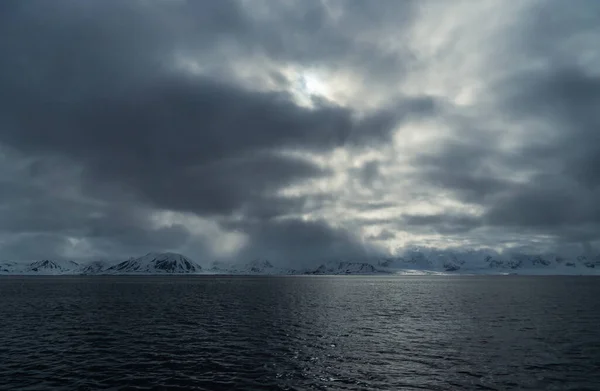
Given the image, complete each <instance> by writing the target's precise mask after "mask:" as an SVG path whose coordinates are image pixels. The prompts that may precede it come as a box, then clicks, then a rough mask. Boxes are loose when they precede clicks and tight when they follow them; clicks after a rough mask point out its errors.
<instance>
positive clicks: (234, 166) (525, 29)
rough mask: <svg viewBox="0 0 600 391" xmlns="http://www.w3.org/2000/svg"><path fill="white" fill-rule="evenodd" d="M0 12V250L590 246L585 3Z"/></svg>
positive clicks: (86, 253) (591, 168)
mask: <svg viewBox="0 0 600 391" xmlns="http://www.w3.org/2000/svg"><path fill="white" fill-rule="evenodd" d="M0 7H2V10H1V11H0V53H1V54H0V90H1V91H3V94H2V97H1V98H0V147H1V148H3V149H2V154H3V155H2V159H3V162H6V163H7V164H5V165H3V168H2V169H1V170H0V180H1V181H2V185H3V186H2V188H0V218H1V219H2V220H1V221H0V243H2V251H3V253H4V254H6V255H2V256H3V257H4V256H10V257H19V256H22V257H25V256H33V255H36V254H38V253H39V254H41V253H48V254H54V255H55V256H57V257H59V256H62V257H66V256H74V257H78V256H81V257H91V256H122V255H131V253H132V252H136V251H139V252H143V251H146V250H145V249H146V248H151V249H153V250H161V249H169V250H178V249H189V250H190V251H193V252H194V254H190V255H191V256H193V257H196V258H202V259H204V258H211V257H219V256H222V257H236V256H240V257H241V256H244V257H245V256H250V255H252V256H257V257H258V256H261V254H265V255H264V256H272V257H276V258H280V259H289V260H290V262H292V260H293V262H304V260H305V259H307V258H319V259H320V258H323V259H324V258H331V257H351V256H352V254H370V253H377V252H379V251H380V250H381V248H380V246H386V247H387V248H395V247H397V246H401V245H404V244H408V243H427V244H428V245H440V246H445V245H448V243H450V244H452V245H457V244H460V245H465V246H466V245H469V246H483V245H485V246H494V247H496V248H502V247H507V246H520V247H523V248H527V247H528V246H529V247H531V246H534V247H535V246H538V245H539V243H541V242H540V240H542V239H540V238H542V237H543V238H544V239H543V240H542V241H543V243H544V245H547V246H551V245H552V243H558V244H560V245H562V244H565V243H575V242H578V241H580V242H585V243H591V244H590V246H592V247H593V246H594V245H596V244H597V243H598V242H600V229H599V227H600V221H599V218H598V216H599V212H598V208H597V206H596V204H597V202H595V199H597V198H598V191H599V190H598V189H599V187H600V169H599V168H598V167H600V160H599V156H600V150H599V147H598V145H600V139H599V138H600V133H599V132H598V128H599V126H600V116H599V114H598V113H597V110H596V108H597V107H598V105H599V104H600V78H599V77H600V76H599V75H598V72H597V69H598V64H600V51H599V50H598V49H597V45H595V42H596V41H597V39H598V38H600V28H599V27H598V24H597V23H596V22H597V19H598V15H599V10H600V7H599V6H598V5H597V3H596V2H594V1H581V2H578V3H577V4H576V5H572V6H571V5H570V6H569V7H567V6H566V5H565V4H564V2H561V1H553V0H552V1H538V0H528V1H523V2H519V3H517V2H515V3H506V2H502V1H497V2H494V1H492V2H484V3H478V4H473V3H472V2H470V1H456V2H452V3H449V2H435V1H419V2H415V1H402V2H399V1H377V2H364V1H331V0H327V1H317V0H314V1H290V2H282V3H277V4H273V3H272V2H269V1H258V0H257V1H252V2H248V1H234V0H225V1H219V2H189V1H161V0H156V1H142V0H134V1H130V2H122V1H117V0H108V1H102V2H100V1H88V2H78V1H73V0H63V1H53V2H52V3H48V2H33V1H31V2H27V1H19V2H16V1H14V2H13V1H5V2H2V3H1V5H0ZM548 15H552V18H550V17H548ZM157 216H159V217H157ZM169 216H170V217H169ZM173 216H175V217H173ZM161 219H162V220H161ZM38 239H39V240H38ZM34 243H35V244H36V246H37V249H36V250H35V251H33V250H29V249H28V246H31V245H32V244H34ZM211 243H220V244H219V246H216V247H215V246H213V245H211ZM586 246H588V245H587V244H586ZM217 247H218V249H217ZM588 247H589V246H588ZM588 247H586V248H588ZM32 251H33V252H32ZM34 253H35V254H34ZM36 256H37V255H36Z"/></svg>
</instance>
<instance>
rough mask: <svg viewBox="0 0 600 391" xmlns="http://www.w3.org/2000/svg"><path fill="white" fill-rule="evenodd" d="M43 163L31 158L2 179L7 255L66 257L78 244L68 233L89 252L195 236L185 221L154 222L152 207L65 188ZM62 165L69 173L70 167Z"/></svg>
mask: <svg viewBox="0 0 600 391" xmlns="http://www.w3.org/2000/svg"><path fill="white" fill-rule="evenodd" d="M16 162H18V158H17V157H15V156H11V159H10V160H9V159H2V163H3V164H5V165H6V164H7V163H12V164H15V163H16ZM39 164H42V163H41V162H40V161H39V160H38V161H34V162H33V163H31V162H29V163H28V164H24V165H22V169H20V170H16V175H14V176H12V178H10V179H6V178H4V179H0V238H1V240H0V243H1V244H0V248H1V250H2V254H1V255H0V256H1V257H2V258H10V259H15V260H27V259H34V258H36V257H38V256H41V257H45V258H52V259H55V258H65V256H66V255H65V254H67V253H68V251H69V249H70V248H71V247H72V246H73V243H71V242H69V238H72V239H75V240H79V239H84V240H85V244H84V246H86V247H87V248H86V251H85V253H84V254H81V257H82V258H85V257H103V256H114V255H115V254H119V255H136V254H138V253H140V252H144V251H147V250H148V249H149V248H151V249H154V250H161V249H165V248H177V247H179V246H181V245H182V244H183V243H185V242H186V240H188V239H189V237H190V233H189V232H188V230H187V228H185V227H184V226H182V225H172V226H166V227H155V225H154V224H153V222H152V221H151V220H150V218H149V213H148V212H149V211H148V210H146V209H142V208H140V207H139V206H137V205H135V204H131V203H130V202H128V201H127V200H124V199H121V200H115V199H113V200H112V202H105V201H99V200H98V199H90V198H82V197H81V195H80V194H78V193H77V191H76V189H69V188H67V189H63V188H62V186H63V185H64V183H60V182H58V181H57V180H56V178H52V177H49V173H48V172H47V171H42V170H41V169H40V168H39V167H38V165H39ZM46 164H47V165H49V166H52V165H54V164H53V162H52V161H49V162H46ZM32 167H34V168H32ZM56 168H58V167H55V169H56ZM61 170H62V171H63V176H67V173H68V172H69V171H68V169H66V168H64V167H63V168H62V169H61ZM57 182H58V183H57ZM67 182H71V183H76V180H75V178H69V180H68V181H67ZM88 250H89V251H88Z"/></svg>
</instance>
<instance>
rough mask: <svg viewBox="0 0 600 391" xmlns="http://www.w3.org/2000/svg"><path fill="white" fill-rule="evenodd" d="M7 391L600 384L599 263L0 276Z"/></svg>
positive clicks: (2, 385)
mask: <svg viewBox="0 0 600 391" xmlns="http://www.w3.org/2000/svg"><path fill="white" fill-rule="evenodd" d="M0 304H1V305H0V329H1V332H0V389H2V390H36V391H39V390H46V389H48V390H50V389H51V390H78V389H79V390H88V389H89V390H96V389H115V390H118V389H131V390H135V389H139V390H145V389H157V390H161V389H165V390H171V389H172V390H177V389H181V390H232V389H242V390H270V389H272V390H417V389H419V390H423V389H425V390H600V278H594V277H519V276H482V277H456V276H455V277H445V276H430V277H415V276H413V277H357V276H340V277H319V276H294V277H210V276H196V277H75V276H74V277H14V276H11V277H2V278H0Z"/></svg>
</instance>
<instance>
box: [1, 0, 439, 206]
mask: <svg viewBox="0 0 600 391" xmlns="http://www.w3.org/2000/svg"><path fill="white" fill-rule="evenodd" d="M53 4H54V5H53V6H52V7H49V6H48V5H40V7H41V9H38V7H36V6H35V3H29V2H26V3H25V4H24V5H23V6H22V10H21V12H19V10H17V11H15V12H14V14H11V15H12V18H8V17H6V16H5V19H7V20H9V21H10V23H7V24H6V25H5V26H4V27H3V28H2V30H3V31H2V32H3V34H2V36H3V37H4V38H1V39H2V41H0V42H2V47H3V49H4V53H5V56H4V57H3V58H4V60H3V61H2V62H0V66H1V68H0V72H1V75H2V76H0V77H1V79H0V80H1V85H2V86H3V87H4V88H3V91H4V95H3V96H4V97H5V99H4V100H3V101H2V102H0V107H1V109H0V110H1V114H2V118H3V124H4V126H3V127H2V130H1V132H0V142H4V143H6V144H8V145H11V146H13V147H16V148H18V149H19V150H21V151H24V152H28V153H42V154H59V155H61V156H65V157H69V158H71V159H73V160H74V161H76V162H78V163H80V164H83V165H84V167H85V168H86V170H87V172H86V174H87V179H88V181H100V182H111V183H117V184H118V183H120V184H121V185H122V186H124V187H127V188H129V189H131V191H133V192H135V193H139V198H140V199H141V200H144V201H147V202H149V203H151V204H153V205H155V206H157V207H161V208H168V209H175V210H183V211H193V212H197V213H227V212H230V211H232V210H234V209H236V208H239V207H241V206H242V205H243V204H244V202H245V201H246V200H247V199H248V198H252V197H254V198H255V199H258V197H260V196H261V195H262V193H266V192H270V191H272V190H274V189H275V188H276V187H278V186H283V185H286V184H289V183H291V182H293V181H294V180H297V179H305V178H308V177H311V176H319V175H322V174H323V172H321V170H319V169H318V168H316V167H314V166H311V163H310V162H308V161H302V160H300V159H296V158H290V157H286V156H283V155H281V154H273V153H269V151H273V150H278V149H281V148H291V149H303V148H307V149H313V150H326V149H328V148H332V147H335V146H339V145H345V144H358V145H360V144H363V143H365V142H367V141H368V140H370V139H384V138H385V137H387V135H388V134H389V132H390V130H391V129H392V128H393V126H394V124H395V123H396V122H397V121H399V120H401V119H403V118H405V117H407V116H410V115H411V113H415V114H417V115H427V114H428V112H430V111H433V110H434V104H433V101H432V100H431V99H430V98H427V97H423V98H421V97H417V98H414V99H413V98H408V99H405V100H403V101H402V102H400V103H398V104H394V105H393V106H392V107H390V108H389V109H387V110H383V111H381V112H376V113H373V114H372V115H367V116H363V117H361V118H360V119H358V118H356V115H354V113H353V112H352V110H350V109H347V108H342V107H338V106H334V105H331V104H323V105H322V106H320V107H317V108H314V109H308V108H304V107H300V106H298V105H296V104H295V103H293V102H292V101H291V100H290V97H289V96H287V95H286V94H284V93H275V92H272V93H268V92H256V91H250V90H248V89H245V88H242V87H239V86H235V85H233V84H231V83H228V82H223V81H216V80H211V79H209V78H208V77H200V76H190V75H185V74H181V73H180V72H176V71H174V70H172V69H168V66H167V65H166V64H162V65H163V66H162V67H159V66H158V65H160V63H157V61H159V57H160V56H162V57H163V59H162V60H163V62H165V63H166V62H167V61H168V59H169V57H170V56H171V55H172V53H171V51H167V50H166V49H165V46H168V44H170V45H171V46H170V47H169V49H172V48H173V47H176V46H177V44H178V43H180V40H183V38H180V37H179V35H178V34H177V33H178V30H177V28H175V27H174V28H173V29H172V30H175V31H174V32H173V31H171V30H169V31H168V33H171V35H170V36H169V35H167V37H166V38H171V39H172V42H164V40H165V39H166V38H165V37H164V36H160V35H159V36H158V37H157V34H158V33H156V32H152V31H151V30H152V29H151V25H150V22H149V21H148V20H147V19H150V20H151V21H154V22H156V23H157V24H158V28H159V29H160V28H161V27H162V28H164V27H165V26H164V24H165V23H166V22H164V21H163V19H167V20H168V21H169V22H171V23H174V22H173V21H170V20H169V17H170V18H173V15H171V14H170V13H167V16H165V17H163V18H161V19H160V20H158V21H156V20H155V19H156V18H159V17H158V16H157V15H156V13H157V12H158V11H159V10H157V9H155V8H156V7H157V4H161V3H139V4H138V3H136V2H132V3H130V4H129V5H126V6H125V5H115V4H114V3H109V4H111V5H112V7H111V6H108V5H104V4H103V5H99V4H100V3H94V2H91V3H85V5H74V4H70V3H69V4H68V5H69V6H68V7H67V6H64V7H62V6H63V5H65V4H64V3H61V2H57V3H53ZM119 4H121V3H119ZM136 4H137V6H138V8H140V10H139V12H136V9H135V8H134V7H133V5H136ZM190 7H191V10H189V11H194V12H198V13H200V14H202V12H200V11H206V10H204V8H205V7H207V8H208V12H209V13H214V14H216V15H217V17H223V18H225V17H226V16H227V15H229V17H227V18H226V21H224V22H223V23H224V24H225V25H231V26H230V28H231V30H232V31H235V32H241V31H243V29H244V28H245V27H244V26H245V23H246V22H244V21H243V20H241V19H243V17H242V16H240V15H238V14H237V12H241V11H240V10H239V9H236V10H232V9H233V8H235V7H234V6H233V5H232V4H230V3H229V2H226V3H225V5H219V6H204V5H203V6H200V5H198V4H197V3H190ZM197 7H200V8H203V9H202V10H196V8H197ZM96 8H99V11H101V12H100V14H99V15H96V14H92V12H93V11H95V10H96ZM123 8H124V10H123V11H124V15H120V14H118V13H117V9H118V10H122V9H123ZM167 8H168V7H167ZM43 11H47V12H48V13H49V15H48V14H44V13H43ZM167 11H173V10H172V9H171V8H168V9H167ZM179 11H183V9H181V10H179ZM230 14H231V15H230ZM202 15H203V16H202V18H203V20H204V18H206V16H204V14H202ZM179 16H181V17H185V15H179ZM159 22H163V23H162V24H161V23H159ZM200 22H201V21H197V23H199V24H201V23H200ZM307 23H308V22H307ZM113 24H114V25H116V26H115V28H113ZM129 24H133V25H132V26H129ZM169 26H170V25H169ZM210 26H212V27H214V31H212V30H211V32H212V33H214V34H216V36H215V38H218V37H217V36H218V34H220V30H221V29H224V28H225V27H222V26H221V24H216V23H215V22H214V21H211V23H210V24H209V27H210ZM209 27H207V26H202V27H201V28H202V29H203V32H206V31H205V30H207V29H209ZM307 27H310V24H309V25H308V26H307ZM132 33H137V34H144V35H143V36H139V37H138V39H139V40H140V44H138V43H137V42H138V41H137V40H134V39H133V38H131V34H132ZM146 33H148V36H145V34H146ZM163 33H164V31H163ZM121 35H123V36H122V37H121ZM190 40H191V38H189V37H187V38H186V40H183V41H184V42H183V43H182V44H188V43H189V42H188V41H190ZM48 47H53V48H54V47H55V48H56V51H55V52H49V51H48ZM129 49H131V51H130V50H129Z"/></svg>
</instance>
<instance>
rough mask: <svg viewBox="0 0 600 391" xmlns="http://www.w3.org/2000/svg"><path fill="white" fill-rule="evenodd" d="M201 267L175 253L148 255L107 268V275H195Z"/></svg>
mask: <svg viewBox="0 0 600 391" xmlns="http://www.w3.org/2000/svg"><path fill="white" fill-rule="evenodd" d="M201 270H202V267H201V266H200V265H198V264H197V263H196V262H194V261H192V260H191V259H189V258H187V257H186V256H184V255H181V254H176V253H148V254H146V255H144V256H142V257H139V258H130V259H128V260H126V261H123V262H121V263H119V264H117V265H114V266H111V267H108V268H107V269H106V270H105V271H106V272H107V273H124V274H129V273H172V274H174V273H177V274H180V273H197V272H199V271H201Z"/></svg>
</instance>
